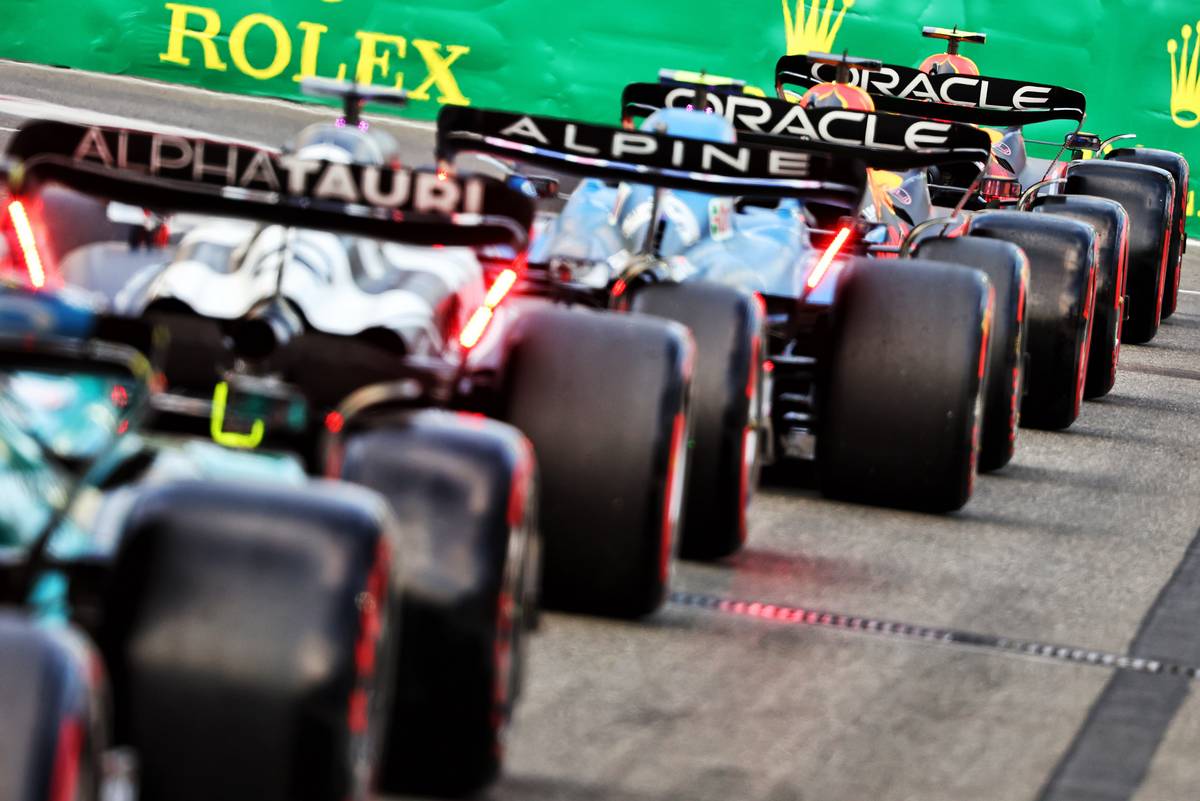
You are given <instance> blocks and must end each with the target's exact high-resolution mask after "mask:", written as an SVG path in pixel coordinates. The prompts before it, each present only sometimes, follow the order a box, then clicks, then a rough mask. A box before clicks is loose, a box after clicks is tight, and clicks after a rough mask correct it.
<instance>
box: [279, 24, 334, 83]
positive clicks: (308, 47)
mask: <svg viewBox="0 0 1200 801" xmlns="http://www.w3.org/2000/svg"><path fill="white" fill-rule="evenodd" d="M296 27H297V28H299V29H300V30H302V31H304V42H303V43H301V45H300V72H299V73H297V74H296V75H295V76H294V77H293V78H292V80H293V81H296V82H297V83H299V82H300V81H303V80H304V79H305V78H312V77H314V76H315V75H316V74H317V56H318V55H320V52H321V35H322V34H324V33H327V32H328V31H329V28H328V26H325V25H321V24H320V23H317V22H306V21H304V20H301V21H300V24H299V25H297V26H296ZM337 79H338V80H339V81H344V80H346V65H345V64H339V65H338V74H337Z"/></svg>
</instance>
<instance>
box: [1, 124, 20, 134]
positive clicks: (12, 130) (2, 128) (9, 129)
mask: <svg viewBox="0 0 1200 801" xmlns="http://www.w3.org/2000/svg"><path fill="white" fill-rule="evenodd" d="M0 131H8V132H9V133H16V132H17V129H16V128H5V127H4V126H3V125H0Z"/></svg>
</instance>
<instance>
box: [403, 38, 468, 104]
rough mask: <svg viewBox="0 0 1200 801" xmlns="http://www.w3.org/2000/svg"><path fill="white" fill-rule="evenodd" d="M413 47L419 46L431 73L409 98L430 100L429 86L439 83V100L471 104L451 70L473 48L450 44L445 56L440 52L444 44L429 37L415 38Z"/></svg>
mask: <svg viewBox="0 0 1200 801" xmlns="http://www.w3.org/2000/svg"><path fill="white" fill-rule="evenodd" d="M413 47H415V48H417V52H419V53H420V54H421V58H423V59H425V66H426V67H427V68H428V69H429V75H428V77H426V78H425V82H424V83H422V84H421V85H420V86H418V87H417V88H416V89H414V90H413V91H412V92H411V93H409V95H408V96H409V98H410V99H412V100H428V99H429V88H430V87H431V86H433V85H434V84H437V88H438V92H439V93H440V94H439V95H438V99H437V102H439V103H449V104H452V105H455V106H469V105H471V101H470V100H468V99H467V98H466V97H464V96H463V93H462V90H460V89H459V88H458V81H456V80H454V74H453V73H451V72H450V67H451V65H452V64H454V62H455V61H458V59H459V56H464V55H466V54H467V53H470V52H471V48H469V47H463V46H462V45H450V46H449V47H447V48H446V57H445V58H443V57H442V54H441V53H440V52H439V51H440V50H441V49H442V45H441V44H440V43H438V42H431V41H429V40H427V39H413Z"/></svg>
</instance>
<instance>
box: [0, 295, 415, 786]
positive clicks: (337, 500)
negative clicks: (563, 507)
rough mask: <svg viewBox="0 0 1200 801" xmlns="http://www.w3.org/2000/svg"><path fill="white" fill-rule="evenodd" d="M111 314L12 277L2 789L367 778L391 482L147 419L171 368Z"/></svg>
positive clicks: (0, 364)
mask: <svg viewBox="0 0 1200 801" xmlns="http://www.w3.org/2000/svg"><path fill="white" fill-rule="evenodd" d="M96 335H99V336H100V337H104V336H105V334H104V331H103V326H102V325H101V324H100V322H99V321H98V320H97V318H96V317H95V316H94V315H93V314H92V313H91V312H90V310H89V309H87V308H86V307H81V306H76V305H73V304H71V303H68V302H66V301H63V300H61V299H60V298H58V297H56V296H54V295H52V294H49V293H29V292H26V291H20V290H17V291H13V290H5V291H0V475H2V476H3V482H4V487H5V490H4V503H3V504H2V505H0V710H3V719H4V725H3V727H0V795H2V796H3V797H4V798H6V799H14V801H55V800H56V799H63V798H72V799H84V801H99V799H101V798H134V797H140V798H144V799H211V798H248V797H254V798H264V799H291V798H296V797H297V796H302V797H310V798H323V799H329V801H335V799H336V801H341V800H342V799H347V798H367V797H368V796H369V794H370V791H371V787H370V786H369V780H370V775H371V772H372V770H373V766H374V765H375V764H376V762H377V760H378V756H379V744H380V742H381V739H380V738H381V737H382V735H383V725H384V724H385V723H386V720H387V714H386V713H387V704H388V699H389V697H390V695H391V693H392V692H393V689H394V688H393V684H394V683H395V676H396V674H395V657H394V648H395V645H396V640H395V637H394V630H395V625H396V617H397V616H398V613H399V609H398V608H397V607H396V602H397V601H398V596H397V595H396V589H397V588H398V587H402V586H403V585H402V579H401V575H402V572H401V565H402V564H403V563H404V562H405V561H406V556H405V553H404V551H405V549H404V548H403V546H402V545H401V543H400V539H399V530H398V524H397V521H396V519H395V518H394V517H393V516H392V515H391V513H390V512H389V510H388V508H387V504H386V502H385V500H384V499H383V498H382V497H380V496H378V495H377V494H375V493H373V492H370V491H368V490H365V489H362V488H359V487H354V486H352V485H349V484H345V483H341V482H327V481H310V480H309V479H307V478H306V477H305V475H304V472H303V470H302V469H301V468H300V467H299V466H298V465H296V464H295V463H294V462H293V461H289V460H286V459H281V458H277V457H274V456H267V455H257V454H256V455H251V454H241V453H234V452H229V451H224V450H223V449H220V448H218V447H217V446H215V445H208V446H204V445H203V444H200V443H195V442H188V443H177V444H167V443H165V442H160V441H153V440H150V439H146V438H144V437H142V436H141V435H140V430H141V429H140V425H139V423H140V421H141V420H142V419H143V418H144V416H145V414H146V413H147V412H148V411H149V407H150V405H151V403H152V401H153V398H154V397H155V395H156V392H157V390H156V387H157V386H158V384H159V382H158V380H157V374H156V373H155V371H154V370H153V369H152V367H151V366H150V365H149V364H148V363H147V360H146V359H145V357H144V356H143V355H142V354H141V353H140V352H138V351H137V350H135V349H133V348H130V347H129V346H127V345H123V344H115V343H112V342H106V341H104V339H103V338H97V336H96ZM116 746H119V747H120V748H119V749H118V748H116Z"/></svg>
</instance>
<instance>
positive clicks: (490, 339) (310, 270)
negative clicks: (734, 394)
mask: <svg viewBox="0 0 1200 801" xmlns="http://www.w3.org/2000/svg"><path fill="white" fill-rule="evenodd" d="M368 135H369V134H368V133H367V132H366V131H362V130H360V129H359V128H358V126H354V125H349V126H348V125H338V124H336V123H329V124H322V125H319V126H316V127H315V128H314V129H311V130H309V131H306V132H305V133H304V135H302V137H301V147H300V148H299V149H298V150H297V151H295V152H294V153H292V154H288V155H283V156H280V155H279V154H277V153H274V152H271V151H266V150H262V149H257V148H249V147H246V146H239V147H240V148H241V150H240V151H239V152H240V153H242V154H243V155H242V156H239V157H244V158H246V159H251V158H253V159H255V160H256V163H258V162H261V163H265V164H269V165H271V168H272V169H277V170H278V171H279V174H273V173H268V172H266V169H265V168H263V175H269V176H270V177H271V178H272V179H275V180H276V181H278V180H281V177H280V176H282V178H286V179H288V180H295V181H300V180H301V179H300V178H292V177H291V174H290V173H288V172H287V170H288V165H290V164H294V163H296V162H297V161H304V160H305V159H307V158H308V156H309V155H314V156H315V157H318V158H319V157H323V156H328V157H332V158H336V159H338V161H334V162H323V164H326V165H336V166H323V167H322V168H321V169H322V170H324V172H322V171H320V170H317V169H316V168H314V172H313V173H311V174H307V175H305V176H304V180H307V181H308V182H309V184H310V187H309V188H310V189H311V188H312V187H316V188H317V189H320V190H321V191H327V193H328V194H329V195H330V196H331V197H332V198H334V199H339V200H340V201H341V203H342V204H343V205H342V206H341V208H348V209H349V211H347V212H346V214H348V215H351V216H353V214H354V210H355V209H357V208H358V207H360V206H361V207H363V208H366V209H368V210H370V212H371V214H373V215H374V217H370V216H364V217H362V220H363V223H362V226H361V228H362V229H364V230H360V231H354V230H350V231H346V230H345V228H346V225H345V223H344V221H343V220H341V218H338V219H337V220H336V221H335V222H336V223H337V225H335V226H334V228H333V229H332V230H322V229H323V228H328V226H322V225H320V224H318V225H315V226H314V225H310V226H308V228H303V226H288V225H286V224H278V225H265V226H262V227H257V228H256V227H254V226H250V227H247V226H245V225H237V224H236V223H235V224H230V223H225V222H218V223H214V222H212V221H203V220H202V221H201V223H200V225H198V226H195V227H194V228H193V229H192V230H191V232H190V233H189V234H187V235H185V236H184V237H183V240H182V242H181V244H180V245H179V247H178V248H172V249H169V250H167V251H164V252H163V253H162V258H161V262H162V263H163V265H165V266H162V267H161V268H152V269H151V270H150V271H149V279H148V280H135V281H134V282H132V284H131V287H130V291H129V293H128V297H127V298H122V300H123V301H127V305H125V306H123V307H122V308H123V311H124V312H125V313H126V314H137V315H140V316H144V317H152V318H154V319H156V320H159V321H160V322H164V324H167V325H168V326H169V327H174V328H178V329H180V330H185V329H186V330H188V331H191V334H189V335H188V336H189V337H190V338H193V339H199V340H202V342H203V344H202V345H197V348H198V349H197V350H195V351H194V352H192V353H190V354H181V356H180V358H179V359H176V360H173V361H171V362H169V363H168V366H167V376H168V379H169V380H171V382H172V386H173V387H174V388H175V390H176V391H177V392H184V391H186V392H188V393H190V394H192V395H194V396H195V397H196V399H197V400H201V401H204V402H205V403H208V401H209V400H210V399H211V398H212V393H213V386H214V384H217V383H218V382H220V381H223V380H226V374H227V373H232V374H233V375H234V376H235V377H239V378H240V379H244V380H251V379H253V378H263V377H269V378H274V379H279V380H282V381H284V382H285V383H288V384H290V385H296V386H299V387H301V388H302V390H303V394H304V395H305V397H306V398H307V399H308V401H309V402H310V404H311V406H312V407H313V408H314V410H315V413H316V414H315V417H314V419H313V421H310V422H311V424H312V426H315V427H316V428H321V427H322V421H325V425H326V427H332V428H334V429H341V428H343V426H344V427H345V428H346V430H349V429H350V426H349V424H348V423H344V422H342V421H343V420H344V419H345V418H346V417H347V414H348V412H349V411H353V410H357V409H358V408H359V406H360V405H362V404H363V403H365V401H363V399H362V398H357V397H348V396H349V395H350V393H351V392H353V391H355V390H357V389H358V388H360V387H365V386H367V385H369V384H372V383H376V382H379V381H396V380H398V379H408V380H407V383H405V384H403V385H402V386H401V390H402V391H401V392H400V394H399V395H398V396H396V397H390V396H389V397H386V398H381V397H376V396H374V395H371V394H369V393H368V395H366V396H365V397H366V398H368V399H371V398H374V400H373V401H372V402H371V403H370V404H366V405H368V406H377V405H379V404H381V403H385V404H390V405H392V406H409V407H412V406H420V405H426V406H428V405H435V406H442V407H448V408H453V409H456V410H461V411H468V412H473V413H482V414H484V415H487V416H490V417H494V418H499V419H503V420H508V421H510V422H514V423H516V424H518V426H519V427H521V428H522V429H523V430H526V432H527V434H528V435H529V437H530V439H531V440H532V441H533V445H534V450H535V453H536V454H537V457H538V459H539V460H540V461H542V462H544V463H545V464H547V465H560V464H561V465H567V467H565V468H564V469H569V470H570V471H571V472H570V475H569V476H568V477H558V476H555V475H554V473H553V468H551V469H546V470H543V471H541V476H540V480H543V481H545V484H543V485H542V486H544V487H545V492H543V493H542V494H541V497H542V498H543V499H544V503H545V504H546V505H547V506H548V507H549V506H553V507H555V508H558V509H563V510H565V512H564V513H563V514H560V515H559V516H558V517H552V516H550V515H545V514H544V510H543V515H544V517H545V518H546V524H545V525H543V526H542V527H541V530H542V531H543V533H544V534H545V536H546V539H547V541H548V547H547V550H546V553H545V560H544V564H545V567H546V569H545V571H544V574H543V575H544V580H545V594H544V597H545V599H546V602H547V604H549V605H553V606H556V607H559V608H564V609H571V610H578V611H585V612H591V613H600V614H611V615H621V616H637V615H643V614H647V613H649V612H652V611H653V610H655V609H656V608H657V607H658V606H659V605H660V604H661V603H662V601H663V600H664V598H665V593H666V586H667V580H668V576H669V568H670V562H671V559H672V557H673V552H674V547H675V545H674V544H675V540H676V529H677V527H678V523H679V515H678V506H679V503H678V499H677V496H678V494H679V493H680V492H682V483H683V480H684V475H685V473H684V471H685V469H686V462H687V460H686V451H685V446H686V442H685V440H684V436H683V435H684V431H685V430H686V428H687V413H688V408H687V397H688V390H689V381H690V374H689V372H688V371H689V369H690V368H689V364H690V360H691V357H690V352H691V344H690V342H689V341H688V337H687V334H686V331H685V330H684V329H683V328H682V327H680V326H677V325H671V324H667V323H665V322H663V321H655V320H650V319H647V318H638V319H633V318H625V319H616V318H612V317H609V316H606V315H597V314H592V313H588V312H585V311H583V310H564V309H555V308H538V309H516V308H510V307H509V304H502V303H501V301H502V300H503V299H504V296H505V294H506V293H507V290H508V289H509V288H510V287H511V283H508V284H506V283H505V281H511V277H512V276H513V275H515V273H513V272H512V271H510V272H509V273H508V274H507V275H505V274H503V273H502V274H501V275H500V276H498V277H497V278H498V281H497V282H495V283H493V284H492V285H491V286H490V287H488V288H487V289H486V291H485V288H484V287H483V286H482V273H481V271H480V270H479V267H478V262H477V261H476V260H475V257H474V255H473V253H472V251H471V248H473V247H476V246H482V245H497V244H505V245H507V246H508V247H509V249H510V251H511V252H512V253H513V256H514V262H513V264H514V266H517V265H519V264H520V262H521V260H522V259H523V248H524V244H525V240H526V237H527V230H528V226H529V224H530V222H531V220H532V207H531V203H532V201H531V199H529V198H528V197H526V196H524V195H522V194H520V193H518V192H516V191H515V190H511V189H508V188H507V187H505V186H503V185H502V184H501V183H499V182H497V181H495V180H485V179H484V178H483V177H479V178H478V179H475V178H470V177H468V178H467V179H464V180H449V178H448V176H445V175H442V176H439V175H438V174H437V173H435V172H432V171H416V172H413V173H411V180H410V178H409V177H408V176H409V175H410V173H408V172H404V171H401V172H399V173H395V172H394V170H393V168H391V167H388V166H385V165H384V164H383V163H379V162H381V161H385V160H386V161H390V159H384V158H383V157H382V156H381V155H380V154H379V153H378V149H377V148H376V155H377V158H376V163H358V162H356V161H355V159H357V158H358V156H357V155H356V154H355V152H354V151H353V150H352V149H347V148H345V147H339V146H338V142H340V141H345V140H346V139H347V138H349V139H350V140H351V144H353V141H354V138H355V137H359V138H365V137H367V136H368ZM185 144H186V145H188V146H189V147H190V146H191V145H192V144H198V143H191V142H185ZM360 144H361V142H360ZM370 144H372V146H373V147H375V146H376V145H378V141H377V140H376V139H372V141H371V143H370ZM204 148H207V151H206V150H205V149H204ZM211 151H212V146H209V145H205V146H203V147H202V149H201V150H200V151H199V152H201V153H202V154H204V153H206V152H211ZM172 152H173V153H174V152H175V151H172ZM220 152H221V153H222V155H224V154H225V153H226V152H227V151H225V150H221V151H220ZM188 153H189V154H191V153H192V151H188ZM205 157H206V158H209V159H210V162H211V156H205ZM176 160H178V159H176ZM238 163H239V164H241V162H238ZM304 163H309V162H307V161H304ZM247 164H249V162H247ZM244 168H246V167H244ZM206 175H207V173H206ZM250 175H251V178H254V177H258V176H256V174H254V173H251V174H250ZM242 177H243V176H241V175H240V174H238V175H229V174H226V173H224V172H221V173H219V174H218V173H215V172H214V173H213V177H212V180H218V179H219V180H221V181H224V183H222V184H221V186H222V187H227V186H230V185H237V184H238V183H239V181H240V179H241V178H242ZM393 177H396V180H398V181H409V183H396V184H394V185H393V184H391V183H387V181H390V180H392V179H393ZM247 180H249V179H247ZM264 180H266V179H265V178H264ZM268 186H269V187H270V188H272V190H273V191H274V187H275V184H272V183H268ZM280 186H282V185H280ZM295 186H296V187H299V186H300V184H299V183H297V184H296V185H295ZM130 201H131V202H136V203H138V205H141V206H152V205H153V204H148V203H141V202H140V200H139V199H137V198H131V199H130ZM351 201H352V202H351ZM378 204H383V205H382V206H380V205H378ZM414 204H416V205H418V206H420V208H421V209H422V211H421V213H420V214H417V215H416V216H415V217H414V214H413V212H412V211H411V209H410V210H409V211H408V212H406V213H405V214H404V216H403V217H397V216H396V213H395V212H394V211H393V209H394V208H396V207H400V208H403V207H405V206H406V205H407V206H413V205H414ZM168 205H169V204H168ZM210 216H211V215H210ZM241 216H242V217H247V216H248V217H252V218H261V215H254V214H246V213H243V214H241ZM343 216H345V215H343ZM359 216H362V215H359ZM177 220H178V218H177ZM379 220H394V221H397V222H404V221H414V225H415V222H417V221H422V220H424V221H426V222H429V223H430V224H428V225H425V226H423V227H420V228H413V229H412V230H411V231H409V233H408V234H407V235H406V236H407V239H408V240H409V241H408V242H407V244H418V245H422V246H425V245H430V246H433V247H432V248H427V249H425V250H423V251H421V252H420V253H417V252H416V251H414V249H413V248H401V247H394V246H392V245H388V244H381V243H378V242H371V241H367V240H370V239H371V236H370V234H371V233H372V232H373V231H374V232H377V233H380V236H379V237H378V238H380V239H384V240H386V239H389V238H391V239H395V238H397V237H395V236H393V235H392V228H391V227H389V226H390V224H389V225H385V224H384V223H383V222H380V221H379ZM447 220H449V221H453V222H457V223H459V224H457V225H452V224H449V223H448V222H447ZM301 222H303V221H301ZM314 222H316V223H320V222H321V220H320V219H317V220H315V221H314ZM435 223H436V224H435ZM338 226H340V228H339V227H338ZM417 231H420V232H421V233H420V235H419V236H416V235H415V233H414V232H417ZM341 234H349V235H350V236H340V238H339V235H341ZM472 269H473V270H474V272H473V274H472V272H471V270H472ZM472 281H473V282H474V287H472ZM214 287H215V288H216V289H218V290H224V291H225V294H223V295H222V294H220V293H219V292H214V291H213V289H214ZM439 293H440V295H439ZM167 318H169V319H167ZM347 342H350V343H353V348H352V349H349V350H348V346H347V345H346V344H345V343H347ZM589 350H594V352H592V353H590V355H587V356H586V358H583V357H582V354H588V353H589ZM356 353H357V354H358V356H357V357H356V358H358V359H359V360H361V363H358V362H356V361H355V360H354V358H352V356H354V354H356ZM483 362H486V363H483ZM335 379H336V380H335ZM343 407H344V408H343ZM197 408H198V409H201V410H202V412H203V413H202V415H201V416H202V417H203V421H200V422H201V423H202V426H207V419H208V415H207V409H208V406H207V405H204V406H201V407H197ZM534 424H536V425H534ZM312 426H310V427H312ZM200 433H207V428H206V427H202V428H201V429H200ZM332 433H339V432H338V431H334V432H332ZM618 434H619V436H618ZM221 436H222V438H223V439H224V440H226V441H231V442H237V440H236V439H235V438H232V437H226V436H225V435H224V434H221ZM314 441H315V439H314V438H313V437H312V436H308V435H306V437H305V438H302V441H301V442H299V443H294V444H295V446H296V447H307V448H310V452H309V453H306V457H307V461H308V464H309V465H310V467H311V468H312V469H313V470H314V471H315V472H321V471H323V470H324V469H325V467H326V465H325V463H324V462H322V461H321V459H320V458H319V455H318V454H315V453H313V452H311V447H312V443H313V442H314ZM352 453H357V451H354V450H353V449H348V450H347V461H346V463H345V465H344V467H343V470H344V471H345V472H346V474H349V473H350V472H352V471H359V468H357V467H354V466H353V463H352V461H351V460H350V459H349V456H350V455H351V454H352ZM354 474H355V475H357V476H360V479H361V480H363V481H368V483H369V482H370V481H372V480H374V479H372V478H370V476H379V475H382V473H380V472H379V471H373V470H362V471H360V472H355V473H354ZM677 488H678V489H677ZM560 491H561V493H565V494H559V493H560ZM385 494H387V493H385ZM446 581H447V582H448V583H450V584H453V583H454V580H453V577H447V578H446Z"/></svg>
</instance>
